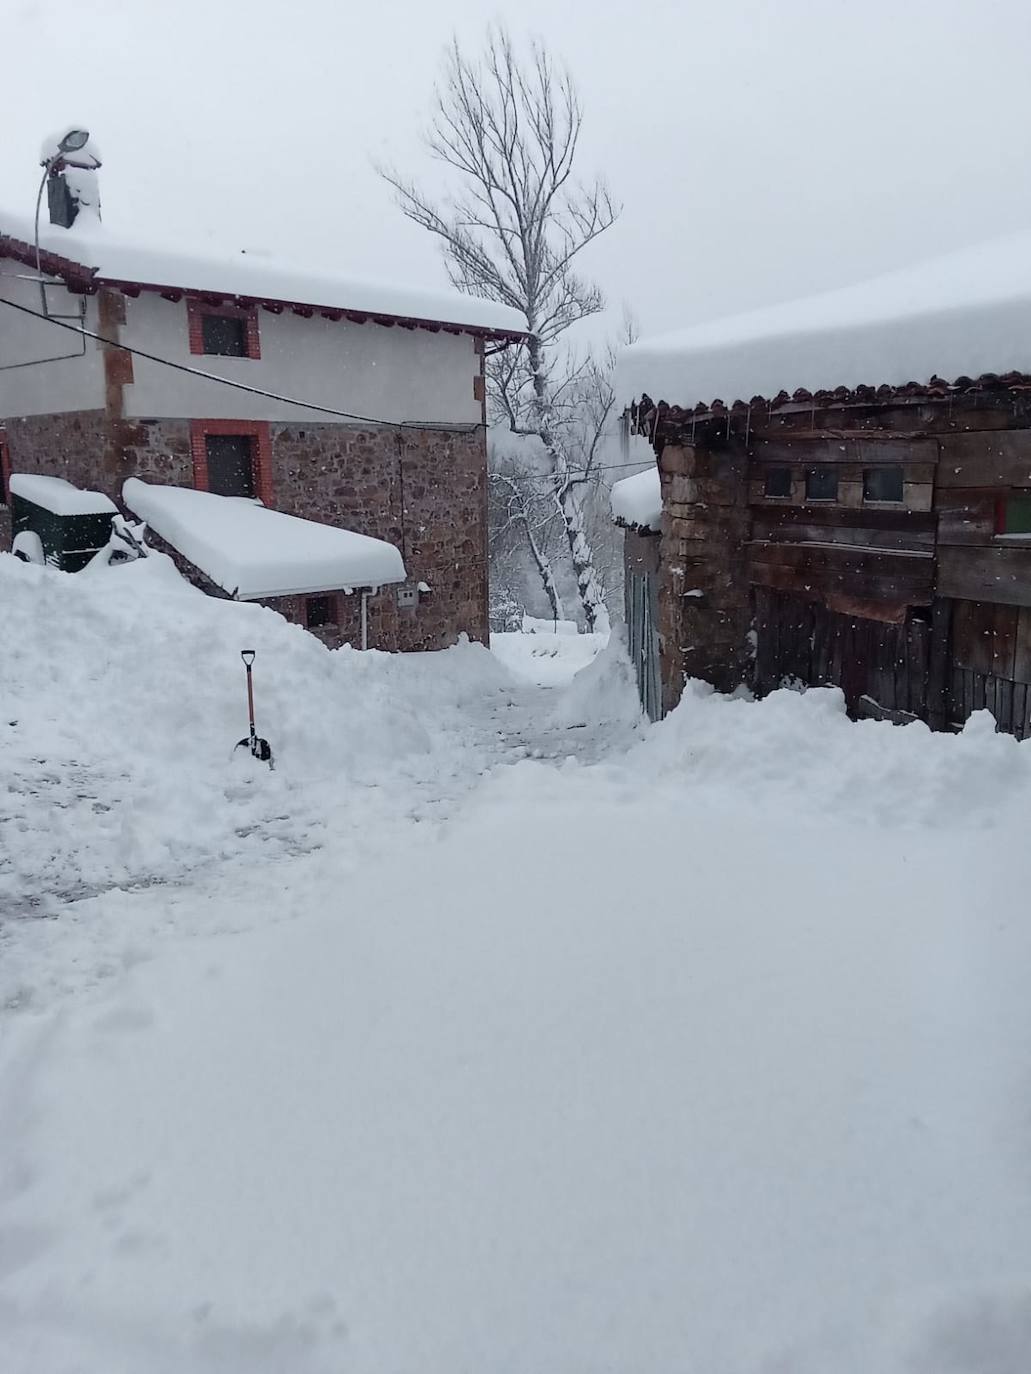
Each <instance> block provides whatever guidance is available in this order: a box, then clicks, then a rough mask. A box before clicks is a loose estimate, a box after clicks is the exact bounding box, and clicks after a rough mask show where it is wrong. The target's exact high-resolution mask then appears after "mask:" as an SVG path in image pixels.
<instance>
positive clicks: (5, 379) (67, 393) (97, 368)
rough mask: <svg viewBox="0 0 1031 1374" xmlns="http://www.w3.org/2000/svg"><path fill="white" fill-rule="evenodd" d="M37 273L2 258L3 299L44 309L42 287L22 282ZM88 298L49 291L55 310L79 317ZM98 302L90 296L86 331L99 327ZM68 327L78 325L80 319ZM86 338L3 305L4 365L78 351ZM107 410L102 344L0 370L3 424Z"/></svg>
mask: <svg viewBox="0 0 1031 1374" xmlns="http://www.w3.org/2000/svg"><path fill="white" fill-rule="evenodd" d="M32 275H34V274H33V272H32V269H31V268H29V267H24V266H23V265H22V264H21V263H17V262H13V261H12V260H11V259H10V258H3V259H0V295H2V296H4V297H5V298H6V299H7V300H12V301H16V302H18V304H19V305H27V306H28V307H29V308H30V309H32V310H40V309H41V303H40V296H39V286H38V285H37V283H36V282H34V281H25V280H21V279H20V278H24V277H28V276H32ZM82 299H83V298H82V297H81V296H73V295H71V294H70V293H69V292H68V291H65V290H64V288H63V287H58V286H48V287H47V306H48V309H49V310H50V311H51V312H56V313H59V314H62V315H75V313H76V311H77V310H78V308H79V303H80V302H81V300H82ZM96 321H97V303H96V300H95V299H94V298H93V297H86V328H87V329H94V330H95V329H96V327H97V323H96ZM68 323H71V324H76V323H78V321H77V320H70V321H69V322H68ZM80 344H81V340H79V339H77V338H76V337H75V335H74V334H70V333H69V332H68V331H67V330H66V329H60V328H59V327H58V326H57V325H54V324H47V323H46V322H45V321H43V320H34V319H31V318H30V317H29V316H28V315H22V314H21V313H20V312H19V311H17V310H11V309H9V308H8V307H6V306H2V305H0V365H2V364H6V363H22V362H29V361H31V360H34V359H37V360H38V359H44V358H49V357H54V356H55V355H57V354H61V353H74V352H75V351H76V349H77V348H78V347H79V346H80ZM103 408H104V360H103V357H102V354H101V350H100V346H99V344H97V343H95V342H94V341H93V340H92V339H87V340H86V352H85V354H84V355H83V356H80V357H74V358H69V359H67V360H65V361H62V362H50V363H47V362H40V363H39V365H38V366H33V367H17V368H13V369H9V370H6V371H4V370H0V420H4V419H13V418H14V417H16V416H19V415H49V414H57V413H63V412H67V411H70V410H102V409H103Z"/></svg>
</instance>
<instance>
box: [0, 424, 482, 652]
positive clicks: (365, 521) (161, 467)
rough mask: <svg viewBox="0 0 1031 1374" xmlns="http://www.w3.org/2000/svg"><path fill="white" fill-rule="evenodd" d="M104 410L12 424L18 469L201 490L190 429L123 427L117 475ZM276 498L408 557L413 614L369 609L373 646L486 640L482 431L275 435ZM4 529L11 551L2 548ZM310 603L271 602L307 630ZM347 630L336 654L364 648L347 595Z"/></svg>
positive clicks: (327, 427) (342, 608) (337, 607)
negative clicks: (418, 586) (416, 586)
mask: <svg viewBox="0 0 1031 1374" xmlns="http://www.w3.org/2000/svg"><path fill="white" fill-rule="evenodd" d="M110 423H111V422H110V421H109V420H108V417H107V415H106V413H105V412H104V411H101V410H98V411H83V412H78V413H72V414H65V415H47V416H34V417H28V418H25V419H13V420H8V421H6V434H7V442H8V449H9V454H10V465H11V470H12V471H14V472H34V473H45V474H47V475H50V476H55V477H64V478H66V479H67V480H68V481H70V482H74V483H75V484H76V485H78V486H85V487H92V488H95V489H97V490H100V491H106V492H107V494H108V495H109V496H111V497H113V498H114V499H115V500H116V501H118V500H120V496H121V483H122V481H123V480H124V479H125V478H126V477H130V476H136V477H141V478H143V480H144V481H154V482H166V483H173V484H177V485H183V486H192V485H193V484H194V474H193V458H192V451H191V447H190V422H189V420H168V419H144V420H132V421H116V422H115V423H116V424H117V426H118V436H117V437H118V452H119V454H120V464H119V466H120V471H119V472H118V473H115V472H113V471H112V470H111V468H112V464H111V462H110V457H109V456H108V459H107V461H106V462H105V451H106V452H107V454H108V455H110V452H111V448H110V440H111V433H110ZM270 435H271V445H272V492H273V501H274V506H275V508H276V509H277V510H281V511H285V512H286V513H287V514H290V515H297V516H301V517H302V518H305V519H310V520H320V521H324V522H326V523H328V524H336V525H341V526H343V527H344V528H346V529H352V530H356V531H358V532H359V533H362V534H368V535H372V536H373V537H375V538H378V539H385V540H387V541H389V542H390V543H392V544H395V545H397V547H398V548H399V549H400V550H401V552H402V555H403V557H404V561H405V567H406V569H407V571H408V576H409V580H410V582H412V583H425V584H426V585H427V586H428V587H429V591H428V592H425V593H421V594H420V596H419V604H418V605H417V606H416V607H414V608H410V609H408V608H406V609H400V608H399V607H398V606H397V598H396V592H395V589H393V588H384V589H383V590H382V591H381V592H380V593H379V594H378V595H376V596H375V597H373V598H371V599H370V601H369V643H370V645H371V646H372V647H375V648H381V649H403V650H412V649H436V648H443V647H446V646H447V645H449V644H453V643H454V642H455V640H456V639H457V638H458V636H459V635H460V634H462V633H465V634H468V635H469V637H470V638H471V639H477V640H482V641H484V642H485V641H486V639H487V634H488V625H487V562H486V553H487V522H486V505H487V464H486V444H485V439H484V432H483V430H482V428H475V429H468V430H431V429H421V428H408V427H404V428H399V427H397V426H383V427H376V428H372V427H366V428H355V427H351V426H348V425H336V424H314V425H312V424H307V423H301V424H272V425H271V426H270ZM3 536H4V532H3V529H2V527H0V547H9V546H10V544H9V527H8V534H7V542H6V543H4V542H3ZM303 603H304V598H303V597H298V598H285V599H282V600H281V601H278V602H275V603H270V604H274V605H275V608H276V609H277V610H279V611H281V612H282V613H283V614H285V615H287V617H288V618H289V619H292V620H297V621H299V622H300V623H303V622H304V604H303ZM332 604H333V607H334V614H335V616H336V623H335V624H331V625H330V626H327V627H325V628H324V629H321V630H319V631H318V633H319V636H320V638H322V639H324V640H326V642H328V643H331V644H339V643H344V642H349V643H352V644H357V643H359V625H360V596H359V595H358V594H357V593H355V594H354V595H345V594H343V589H341V590H340V594H339V595H336V596H335V597H334V600H333V603H332Z"/></svg>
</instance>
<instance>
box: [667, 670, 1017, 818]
mask: <svg viewBox="0 0 1031 1374" xmlns="http://www.w3.org/2000/svg"><path fill="white" fill-rule="evenodd" d="M640 761H641V765H642V767H645V766H646V767H647V768H648V770H649V771H650V773H651V775H652V776H653V777H654V778H655V779H656V780H662V779H664V780H667V781H669V782H671V783H672V785H674V786H676V787H688V788H695V787H701V788H703V789H704V790H705V794H706V796H707V798H708V799H709V802H710V804H713V805H715V804H717V803H720V804H726V805H728V806H731V807H733V806H736V805H737V804H738V802H739V799H740V797H741V796H742V795H743V794H744V795H747V796H749V797H750V798H751V799H752V800H753V801H754V802H756V803H759V804H765V805H769V806H781V805H784V804H786V800H787V799H788V798H790V803H789V804H790V805H791V806H793V807H794V806H804V808H805V809H806V810H810V809H813V810H816V811H819V810H824V811H826V812H827V813H828V814H829V815H833V816H836V817H838V818H839V819H840V820H841V821H842V823H847V824H849V825H854V824H856V823H857V822H859V823H861V824H863V825H871V824H876V825H881V826H884V827H887V828H890V827H893V826H910V825H913V824H923V825H946V824H952V825H957V826H964V827H966V826H974V827H983V826H988V825H990V824H992V822H993V821H994V820H995V819H996V818H997V816H998V814H999V812H1000V811H1001V810H1002V809H1004V808H1005V807H1007V806H1009V805H1013V806H1017V807H1019V806H1023V805H1024V804H1025V799H1026V798H1028V797H1031V743H1028V742H1023V743H1021V742H1018V741H1017V740H1016V739H1014V738H1013V736H1012V735H1005V734H996V733H995V721H994V719H993V718H992V716H991V715H990V714H989V713H988V712H987V711H981V712H977V713H975V715H973V716H971V718H970V720H969V721H968V722H967V725H966V728H965V729H964V730H963V732H962V734H960V735H959V736H953V735H950V734H944V733H942V734H935V733H933V732H932V731H931V730H929V729H928V727H927V726H926V725H924V724H923V723H922V722H919V721H917V722H914V723H913V724H911V725H907V726H905V727H898V726H890V727H888V728H885V727H884V724H883V722H879V721H873V720H862V721H850V720H849V719H848V717H847V715H846V714H845V700H844V697H843V695H842V693H841V692H840V691H839V690H838V688H836V687H814V688H810V689H809V690H808V691H805V692H796V691H791V690H789V689H783V690H781V691H777V692H772V693H771V694H770V695H769V696H768V697H766V698H765V699H764V700H763V701H761V702H754V701H752V700H750V699H749V698H748V697H747V694H744V693H742V694H741V695H739V696H735V697H727V696H723V695H721V694H720V693H718V692H714V691H713V690H712V688H711V687H709V686H708V685H707V684H705V683H701V682H689V683H688V684H687V687H686V689H685V692H684V697H683V700H682V701H681V703H680V705H679V706H678V707H677V708H676V710H675V711H673V712H672V713H671V714H670V715H669V716H667V718H666V719H665V720H664V721H663V722H662V723H661V724H660V725H659V726H658V727H657V728H656V729H655V730H654V731H653V732H651V733H650V735H649V738H648V740H647V741H646V743H645V744H644V745H643V746H642V748H641V751H640Z"/></svg>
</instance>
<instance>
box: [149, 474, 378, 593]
mask: <svg viewBox="0 0 1031 1374" xmlns="http://www.w3.org/2000/svg"><path fill="white" fill-rule="evenodd" d="M122 498H123V500H124V501H125V504H126V505H127V506H128V507H129V509H130V510H132V511H134V512H135V513H136V515H138V516H139V517H140V519H141V520H145V521H146V522H147V524H148V525H149V526H150V528H151V529H152V530H153V531H154V532H155V534H158V535H160V536H161V538H162V539H164V540H167V542H168V543H169V544H171V545H172V547H173V548H174V549H177V550H178V551H179V552H180V553H181V554H182V555H183V557H184V558H187V559H189V561H190V562H191V563H192V564H193V565H194V566H195V567H197V568H199V569H200V570H201V572H203V573H204V574H205V575H206V576H207V577H209V578H210V579H211V581H212V582H214V583H215V585H216V586H218V587H221V588H222V589H223V590H224V591H227V592H229V594H230V595H231V596H235V597H238V598H239V599H240V600H241V601H253V600H255V599H257V598H259V597H273V596H302V595H304V594H306V593H308V592H323V591H335V590H336V589H337V588H340V587H345V588H349V587H379V586H382V585H384V584H385V583H391V582H403V581H404V580H405V568H404V563H403V562H402V561H401V554H400V552H399V551H398V550H397V549H396V548H395V547H394V545H393V544H388V543H387V542H386V541H385V540H383V539H371V538H370V537H369V536H368V535H367V534H355V533H354V532H353V531H351V530H343V529H339V528H337V527H336V526H334V525H324V524H321V523H319V522H317V521H314V520H302V519H300V518H299V517H298V516H296V515H284V514H283V513H282V511H275V510H268V509H266V508H265V507H264V506H262V505H259V504H258V503H257V502H255V501H252V500H249V499H247V498H246V497H237V496H215V495H213V494H212V493H211V492H207V491H195V490H194V489H193V488H192V487H162V486H154V485H152V484H151V483H149V482H141V481H140V479H139V478H138V477H130V478H129V479H128V481H126V482H125V483H124V485H123V487H122Z"/></svg>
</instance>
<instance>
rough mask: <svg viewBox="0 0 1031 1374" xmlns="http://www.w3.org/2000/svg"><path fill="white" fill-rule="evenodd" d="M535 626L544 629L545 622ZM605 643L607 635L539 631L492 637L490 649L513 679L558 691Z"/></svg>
mask: <svg viewBox="0 0 1031 1374" xmlns="http://www.w3.org/2000/svg"><path fill="white" fill-rule="evenodd" d="M537 623H538V624H539V625H541V626H545V625H547V621H544V620H540V621H538V622H537ZM607 640H608V635H581V634H549V633H548V632H547V631H546V630H544V629H542V630H540V631H536V632H534V633H533V634H519V633H518V632H517V633H513V634H493V635H491V637H490V647H491V649H492V650H493V652H494V654H495V655H496V657H498V658H500V659H501V661H502V663H504V664H505V666H506V667H507V668H510V669H511V671H512V672H513V673H514V675H515V676H516V678H519V679H521V678H525V679H527V680H528V681H529V682H536V683H537V684H538V686H540V687H559V686H562V685H564V684H565V683H567V682H568V681H569V680H570V678H571V677H572V676H573V674H574V673H577V672H579V670H580V669H581V668H586V667H587V665H588V663H590V662H592V661H593V659H594V656H595V655H596V654H597V653H598V651H599V650H600V649H602V648H604V646H605V644H606V642H607Z"/></svg>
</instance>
